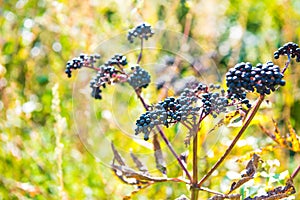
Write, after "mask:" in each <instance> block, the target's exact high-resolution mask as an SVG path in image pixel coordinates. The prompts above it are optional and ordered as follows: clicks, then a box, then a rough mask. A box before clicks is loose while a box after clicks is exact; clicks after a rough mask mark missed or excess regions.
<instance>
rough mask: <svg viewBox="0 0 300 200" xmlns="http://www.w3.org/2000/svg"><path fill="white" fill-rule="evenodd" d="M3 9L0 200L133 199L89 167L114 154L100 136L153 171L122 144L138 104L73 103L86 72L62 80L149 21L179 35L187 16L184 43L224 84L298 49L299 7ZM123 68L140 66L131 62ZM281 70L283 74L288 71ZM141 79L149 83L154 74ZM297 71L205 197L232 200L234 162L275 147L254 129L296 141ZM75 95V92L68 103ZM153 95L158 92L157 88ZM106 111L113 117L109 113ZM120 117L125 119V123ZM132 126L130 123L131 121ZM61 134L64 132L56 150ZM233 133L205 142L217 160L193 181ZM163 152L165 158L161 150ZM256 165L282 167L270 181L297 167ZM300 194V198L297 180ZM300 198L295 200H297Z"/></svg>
mask: <svg viewBox="0 0 300 200" xmlns="http://www.w3.org/2000/svg"><path fill="white" fill-rule="evenodd" d="M0 3H1V5H2V6H1V8H0V14H1V15H0V27H1V28H0V36H1V37H0V47H1V54H0V96H1V101H0V110H1V112H0V116H1V118H0V131H1V132H0V146H1V148H0V174H1V175H0V199H58V198H64V197H65V198H68V199H99V198H100V199H120V198H121V197H122V196H124V195H126V194H129V193H130V192H131V191H132V190H133V187H132V186H127V185H125V184H122V183H121V182H120V181H119V180H118V179H117V177H114V175H113V173H112V172H111V171H110V169H109V168H107V167H106V166H105V165H103V164H102V163H101V162H99V161H98V160H97V159H96V158H95V157H98V156H99V155H103V154H105V155H106V157H105V162H108V161H109V160H110V159H111V158H112V156H111V152H110V149H107V148H106V147H105V146H104V145H105V143H108V142H107V141H103V139H102V138H101V136H102V135H101V134H100V133H99V137H96V136H97V135H95V134H96V133H98V132H101V133H105V137H107V138H108V141H109V140H114V141H115V143H116V144H117V147H118V149H122V150H123V151H124V152H125V153H126V152H128V151H129V150H130V149H132V150H133V151H134V152H136V153H139V152H142V153H141V157H143V156H144V155H146V157H145V158H144V159H145V161H146V162H147V165H148V166H150V167H149V168H151V167H152V168H154V165H155V163H154V160H153V158H151V155H152V151H151V150H149V149H148V148H147V146H141V145H140V144H139V142H136V140H134V141H133V140H132V139H131V138H130V137H127V136H125V135H124V134H123V132H122V131H120V126H121V125H122V129H124V132H126V133H128V134H129V135H130V132H131V131H133V127H132V126H133V124H134V120H135V118H136V117H137V116H138V114H139V113H141V112H142V107H141V106H140V105H139V104H138V103H137V100H136V99H135V98H134V97H130V98H129V97H128V95H127V94H128V93H125V94H124V93H123V91H128V92H129V89H128V88H127V87H126V86H118V87H117V89H115V90H114V89H111V90H106V91H105V92H104V95H105V96H104V100H103V101H101V102H100V103H99V102H96V101H94V100H92V99H91V98H90V97H89V95H85V93H81V92H80V91H79V89H84V88H86V87H87V85H88V80H89V75H91V74H89V73H88V72H86V71H83V72H79V73H77V74H76V73H74V77H73V78H71V79H67V78H66V76H65V74H64V66H65V63H66V61H67V60H68V59H69V58H72V57H74V56H77V55H78V54H79V53H80V52H86V53H93V52H94V51H95V49H97V48H98V47H99V44H100V43H101V42H103V41H105V40H108V39H110V38H111V37H112V36H118V35H120V34H121V35H124V32H126V31H127V30H128V28H131V27H133V26H134V25H136V24H138V23H140V22H141V21H144V20H145V21H147V22H149V23H150V24H152V25H153V26H154V27H157V28H165V29H169V30H172V31H176V32H183V30H184V26H185V20H186V14H187V13H190V14H191V16H192V27H191V33H190V34H191V37H192V38H193V39H194V40H195V41H196V42H197V43H198V44H199V45H200V46H201V48H202V50H203V52H202V53H203V54H204V55H214V56H213V59H214V61H215V63H216V65H217V66H218V70H219V72H220V73H221V74H224V73H225V72H226V70H227V69H228V68H229V67H231V66H233V65H234V64H235V63H237V62H240V61H250V62H253V63H257V62H259V61H260V62H265V61H268V60H270V59H272V52H273V51H275V50H276V48H278V47H279V46H280V45H282V44H283V43H285V42H287V41H294V42H296V43H299V42H300V40H299V35H300V3H299V1H297V0H294V1H292V0H290V1H289V0H278V1H270V0H262V1H260V2H257V1H254V0H250V1H246V0H244V1H233V0H232V1H221V0H212V1H197V2H196V1H184V0H180V1H179V0H178V1H167V0H165V1H158V0H154V1H101V2H97V1H88V2H86V1H47V0H45V1H43V0H32V1H26V0H19V1H2V2H0ZM164 40H165V41H167V39H166V38H163V39H162V41H164ZM108 41H109V40H108ZM121 41H122V42H121V43H120V44H119V45H120V47H117V46H116V45H115V44H113V45H111V46H110V45H109V43H108V45H106V47H107V52H111V51H113V50H115V49H118V50H119V49H122V48H125V49H126V48H127V46H128V45H129V44H128V43H126V41H125V39H124V40H121ZM173 41H174V40H173ZM171 44H172V41H171V43H170V42H169V43H168V41H167V42H166V44H163V43H162V44H161V45H162V46H164V45H171ZM101 51H103V50H102V49H101ZM116 51H117V50H116ZM103 53H104V55H105V57H104V58H103V61H104V60H105V59H107V58H109V57H110V56H111V55H106V54H105V53H106V52H105V51H104V52H103ZM129 57H133V58H135V55H132V54H130V55H129ZM160 57H161V55H160V54H158V53H156V54H155V53H153V54H151V53H149V55H148V56H147V55H145V61H144V62H145V63H156V62H157V61H158V60H159V59H160ZM132 62H134V61H132ZM276 63H278V64H281V65H283V64H284V61H283V60H281V61H276ZM295 65H296V64H295ZM147 67H148V68H149V70H150V71H151V70H152V72H154V71H155V70H154V69H152V68H151V67H152V66H151V64H149V66H147ZM299 69H300V68H299V67H298V66H296V67H293V68H290V69H289V70H288V75H287V76H286V77H287V83H288V84H287V85H286V87H284V88H282V89H280V91H279V92H276V94H272V95H271V96H270V97H268V99H269V100H270V102H271V103H272V105H271V106H269V108H264V109H262V110H261V111H260V114H259V115H258V116H257V117H256V120H255V121H254V122H253V125H252V126H251V127H250V128H249V130H248V131H247V132H246V134H245V135H244V137H243V138H242V139H243V140H244V143H243V142H241V143H240V145H238V147H237V148H235V149H234V151H233V153H232V155H231V156H230V157H229V160H228V161H227V162H226V163H225V165H224V166H225V167H222V168H220V170H218V174H217V175H216V176H215V177H213V178H212V179H211V180H210V181H209V182H208V183H207V186H209V187H211V188H212V189H215V190H221V191H223V190H224V189H228V188H229V186H230V180H229V179H230V176H229V178H228V176H227V175H228V171H229V172H230V171H233V172H240V171H241V170H242V169H243V165H240V164H237V163H235V162H234V160H236V159H237V158H238V157H239V156H241V155H244V154H246V153H247V152H250V151H253V150H256V149H258V148H260V147H263V146H264V145H268V144H272V141H270V139H268V138H266V137H265V136H264V135H263V134H262V132H261V131H260V129H259V128H258V127H257V126H256V125H255V124H257V123H258V122H263V124H264V125H266V126H269V127H272V126H271V125H272V120H271V117H272V118H274V119H276V120H277V121H279V125H280V127H281V128H282V129H284V130H287V129H286V128H285V127H286V126H285V125H286V123H287V122H289V121H290V122H291V124H292V125H293V127H294V128H295V129H296V131H297V130H299V129H300V123H299V121H300V115H299V104H300V92H299V84H300V83H299V74H300V73H299ZM204 76H205V75H204ZM80 77H82V78H80ZM155 78H156V77H154V79H155ZM207 81H210V80H209V79H208V80H207ZM56 84H58V86H59V87H58V90H57V92H58V94H59V97H58V98H59V101H60V103H59V105H58V107H59V109H58V111H55V112H56V113H53V110H52V109H51V105H52V101H53V92H52V88H53V87H54V86H55V85H56ZM73 88H76V90H77V89H78V90H77V91H74V92H73ZM151 88H152V89H151ZM150 90H152V91H155V89H154V86H151V87H150ZM84 91H85V90H84ZM129 94H130V93H129ZM110 95H111V96H110ZM130 95H131V94H130ZM145 97H146V98H147V99H148V101H149V102H151V103H155V102H156V99H157V94H155V93H154V94H147V95H146V94H145ZM113 98H115V99H113ZM128 99H130V101H129V106H127V101H128ZM111 102H114V103H115V104H116V105H118V106H119V105H120V107H113V104H112V103H111ZM122 102H123V103H122ZM109 110H112V112H113V113H110V112H109ZM126 110H127V111H126ZM85 111H90V112H95V113H92V116H94V117H95V116H97V118H96V119H94V118H93V117H91V116H86V115H83V114H84V112H85ZM131 111H132V112H131ZM124 112H127V113H125V115H120V113H124ZM76 113H77V114H76ZM55 115H58V116H60V117H61V118H60V119H64V120H63V121H62V122H61V123H63V124H61V127H58V126H59V124H58V123H59V122H58V121H57V117H55ZM127 116H130V119H129V120H128V117H127ZM87 117H88V118H87ZM119 125H120V126H119ZM58 128H60V131H61V137H60V138H59V142H57V137H58V135H57V131H56V130H57V129H58ZM205 130H209V128H204V129H203V132H204V131H205ZM175 131H176V129H170V130H169V131H168V135H169V136H170V137H171V136H172V135H175V134H176V133H175ZM179 131H180V132H182V130H181V129H180V130H179ZM235 132H236V131H235V130H233V131H232V130H231V129H230V130H228V129H227V128H223V129H221V130H220V131H219V132H218V133H215V134H214V135H213V136H211V137H218V136H220V137H221V138H222V139H219V140H218V141H219V142H218V143H217V144H216V145H218V148H213V152H212V153H213V154H212V155H210V156H208V157H205V155H201V156H202V159H201V161H200V162H199V166H200V170H199V171H200V172H201V173H202V174H203V173H205V170H206V169H207V166H211V165H212V163H214V162H215V161H216V160H217V159H218V157H219V155H221V153H222V152H223V150H224V149H225V148H226V145H225V143H226V141H228V140H229V139H232V138H233V137H234V133H235ZM78 133H79V134H80V136H81V140H85V139H86V140H88V139H89V138H92V140H94V141H90V142H91V143H89V144H91V146H87V147H85V146H84V145H83V144H82V143H81V140H80V139H79V137H78ZM132 133H133V132H132ZM218 134H219V135H218ZM184 136H185V135H184V134H178V137H176V140H174V141H173V142H174V146H175V147H176V150H177V151H178V152H183V151H185V148H184V145H183V138H184ZM60 143H61V144H62V149H61V152H60V153H61V156H62V163H59V162H58V159H57V158H58V157H57V156H58V154H57V153H59V151H57V148H58V147H57V144H60ZM85 144H86V143H85ZM102 145H103V146H102ZM106 145H107V144H106ZM86 148H87V149H86ZM164 148H165V147H164ZM104 152H107V153H104ZM165 152H166V153H165V154H169V151H168V150H166V151H165ZM121 153H122V152H121ZM202 153H203V152H202ZM203 154H204V153H203ZM166 158H167V160H168V162H169V163H170V162H171V163H172V164H170V166H169V167H170V168H169V171H168V174H169V175H170V176H176V175H178V174H179V173H180V172H179V168H178V166H177V165H176V163H174V161H173V159H172V157H170V155H166ZM263 159H265V160H274V159H278V160H279V161H280V163H281V165H280V166H278V167H277V168H276V170H275V169H274V170H275V171H276V173H279V172H282V171H284V170H289V172H290V173H291V172H292V170H293V169H294V168H295V167H296V165H297V163H298V164H299V162H300V156H299V154H294V153H293V152H290V151H287V150H284V149H280V148H276V149H274V151H271V152H266V153H265V154H264V155H263ZM106 164H109V163H106ZM60 167H61V170H62V171H61V172H62V174H60ZM154 173H157V172H154ZM226 173H227V175H226ZM60 181H62V184H63V187H64V188H63V190H61V189H60V186H61V182H60ZM295 185H296V188H300V178H299V177H297V179H296V180H295ZM225 186H227V188H226V187H225ZM181 194H186V195H188V188H186V186H185V185H182V184H174V183H172V184H170V183H162V184H157V185H154V186H151V187H149V188H147V189H145V190H144V191H142V192H140V193H138V194H137V195H135V196H134V197H135V198H137V199H148V198H153V197H155V199H167V198H168V199H174V198H176V197H178V196H180V195H181ZM200 197H201V198H206V197H208V194H205V193H204V194H202V193H201V195H200ZM297 197H298V198H300V196H299V191H298V195H297ZM297 197H296V198H297Z"/></svg>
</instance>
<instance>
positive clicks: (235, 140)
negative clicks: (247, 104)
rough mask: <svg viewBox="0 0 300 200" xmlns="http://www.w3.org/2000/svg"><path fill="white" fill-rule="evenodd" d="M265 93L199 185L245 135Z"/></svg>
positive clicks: (199, 184) (199, 185)
mask: <svg viewBox="0 0 300 200" xmlns="http://www.w3.org/2000/svg"><path fill="white" fill-rule="evenodd" d="M264 97H265V96H264V95H260V97H259V98H258V101H257V102H256V104H255V106H254V108H253V109H252V112H251V113H250V114H249V117H248V118H247V120H246V122H245V123H244V125H243V127H242V128H241V130H240V131H239V132H238V134H237V135H236V136H235V138H234V140H233V141H232V142H231V144H230V146H229V147H228V148H227V149H226V151H225V153H224V154H223V156H222V157H221V158H220V159H219V160H218V161H217V162H216V163H215V164H214V166H213V167H212V168H211V169H210V170H209V172H207V174H205V176H204V177H203V178H202V179H201V180H200V181H199V183H198V185H197V186H198V187H201V185H202V184H203V183H204V182H205V181H206V179H207V178H208V177H210V176H211V174H212V173H213V172H214V171H215V170H216V169H217V168H218V167H219V165H220V164H221V163H222V162H223V161H224V160H225V158H226V157H227V156H228V154H229V153H230V152H231V150H232V149H233V147H234V146H235V144H236V143H237V141H238V140H239V139H240V137H241V136H242V135H243V133H244V132H245V130H246V129H247V127H248V126H249V124H250V122H251V121H252V119H253V117H254V116H255V114H256V113H257V111H258V109H259V107H260V105H261V103H262V102H263V100H264Z"/></svg>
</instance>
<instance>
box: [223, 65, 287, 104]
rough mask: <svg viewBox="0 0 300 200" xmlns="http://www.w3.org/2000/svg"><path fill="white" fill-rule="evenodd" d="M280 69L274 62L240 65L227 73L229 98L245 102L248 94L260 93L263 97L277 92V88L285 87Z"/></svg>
mask: <svg viewBox="0 0 300 200" xmlns="http://www.w3.org/2000/svg"><path fill="white" fill-rule="evenodd" d="M282 78H283V74H282V73H281V72H280V68H279V67H278V66H277V65H274V64H273V63H272V62H267V63H266V64H264V65H263V64H260V63H259V64H257V65H256V67H252V65H251V64H250V63H244V62H242V63H238V64H236V65H235V66H234V67H233V68H231V69H230V70H229V71H228V72H227V73H226V84H227V87H228V97H229V98H232V99H234V98H236V99H239V100H243V99H245V98H246V92H248V91H250V92H254V90H256V92H258V93H259V94H261V95H265V94H270V93H271V91H275V89H276V86H278V85H281V86H283V85H285V81H284V80H283V79H282Z"/></svg>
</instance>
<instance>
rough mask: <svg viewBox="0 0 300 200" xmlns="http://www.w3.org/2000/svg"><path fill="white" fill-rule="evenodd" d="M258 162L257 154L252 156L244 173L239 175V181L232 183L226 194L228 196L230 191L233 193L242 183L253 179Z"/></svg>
mask: <svg viewBox="0 0 300 200" xmlns="http://www.w3.org/2000/svg"><path fill="white" fill-rule="evenodd" d="M259 161H260V157H259V156H258V155H257V154H253V156H252V158H251V160H250V161H249V162H248V163H247V166H246V171H245V173H243V174H242V175H241V179H239V180H238V181H237V182H233V183H232V185H231V187H230V191H229V192H228V194H230V193H231V192H232V191H234V190H236V189H237V188H239V187H240V186H242V185H243V184H244V183H246V182H248V181H249V180H251V179H253V177H254V175H255V173H256V170H257V167H258V163H259Z"/></svg>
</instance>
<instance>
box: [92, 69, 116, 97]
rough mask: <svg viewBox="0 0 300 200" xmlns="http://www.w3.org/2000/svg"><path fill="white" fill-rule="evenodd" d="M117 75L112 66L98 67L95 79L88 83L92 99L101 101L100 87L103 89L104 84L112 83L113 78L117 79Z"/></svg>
mask: <svg viewBox="0 0 300 200" xmlns="http://www.w3.org/2000/svg"><path fill="white" fill-rule="evenodd" d="M118 73H119V71H118V70H117V69H115V68H114V67H113V66H107V65H104V66H102V67H100V70H99V71H98V73H97V75H96V77H95V78H94V79H92V80H91V82H90V87H91V88H92V93H91V95H92V97H94V98H95V99H102V96H101V92H102V90H101V87H103V88H105V87H106V83H108V84H111V83H112V82H113V81H114V78H116V77H117V74H118Z"/></svg>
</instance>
